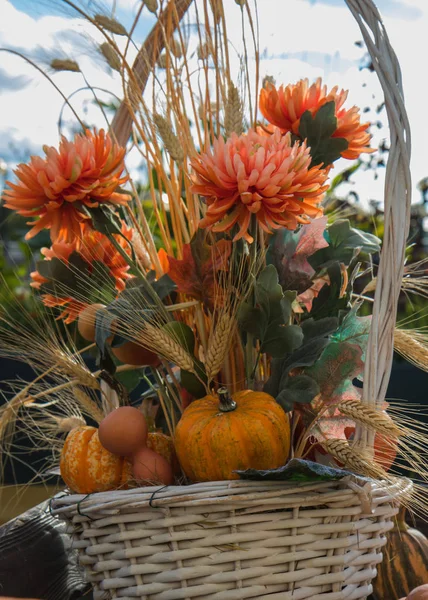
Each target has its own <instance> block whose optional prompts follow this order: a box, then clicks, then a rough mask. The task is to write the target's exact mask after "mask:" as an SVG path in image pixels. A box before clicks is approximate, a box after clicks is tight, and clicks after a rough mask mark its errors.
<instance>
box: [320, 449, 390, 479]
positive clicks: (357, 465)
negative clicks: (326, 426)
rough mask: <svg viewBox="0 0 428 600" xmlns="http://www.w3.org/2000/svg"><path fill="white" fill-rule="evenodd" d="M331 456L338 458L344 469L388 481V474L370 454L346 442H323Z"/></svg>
mask: <svg viewBox="0 0 428 600" xmlns="http://www.w3.org/2000/svg"><path fill="white" fill-rule="evenodd" d="M321 446H322V447H323V448H324V450H326V451H327V452H328V453H329V454H331V455H332V456H334V458H337V460H338V461H339V462H341V463H342V464H343V466H344V467H346V468H347V469H350V470H351V471H354V472H355V473H358V474H359V475H365V476H366V477H373V478H374V479H386V478H387V476H388V475H387V473H386V471H385V470H384V469H382V467H381V466H380V465H378V464H377V463H375V462H374V461H373V459H372V458H371V457H370V455H369V454H368V453H364V452H363V451H360V450H357V449H355V448H352V447H351V446H350V445H349V443H348V442H347V441H346V440H339V439H330V440H325V441H323V442H321Z"/></svg>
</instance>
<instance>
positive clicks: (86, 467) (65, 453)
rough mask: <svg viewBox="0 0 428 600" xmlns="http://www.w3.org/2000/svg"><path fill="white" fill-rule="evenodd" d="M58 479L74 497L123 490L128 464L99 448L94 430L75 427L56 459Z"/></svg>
mask: <svg viewBox="0 0 428 600" xmlns="http://www.w3.org/2000/svg"><path fill="white" fill-rule="evenodd" d="M60 471H61V477H62V478H63V480H64V482H65V484H66V485H67V486H68V487H69V488H70V489H71V490H73V492H77V493H78V494H93V493H94V492H105V491H108V490H115V489H118V488H121V489H126V487H127V483H128V481H129V480H130V476H131V468H130V462H129V461H128V460H127V459H126V458H124V457H119V456H115V455H114V454H112V453H111V452H109V451H108V450H106V449H105V448H104V446H102V444H101V442H100V440H99V437H98V429H97V428H96V427H87V426H85V427H76V428H75V429H72V430H71V431H70V433H69V434H68V436H67V438H66V440H65V443H64V447H63V449H62V453H61V459H60Z"/></svg>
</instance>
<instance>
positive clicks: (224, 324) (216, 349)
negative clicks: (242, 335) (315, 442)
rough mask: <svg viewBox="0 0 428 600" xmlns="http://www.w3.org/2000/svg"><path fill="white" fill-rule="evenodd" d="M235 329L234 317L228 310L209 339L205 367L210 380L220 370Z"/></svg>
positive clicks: (220, 318)
mask: <svg viewBox="0 0 428 600" xmlns="http://www.w3.org/2000/svg"><path fill="white" fill-rule="evenodd" d="M233 329H234V321H233V319H232V317H231V316H230V315H229V314H228V313H226V312H225V313H223V314H221V315H220V317H219V318H218V321H217V323H216V325H215V329H214V334H213V335H212V336H211V339H210V341H209V344H208V350H207V356H206V359H205V369H206V373H207V377H208V381H209V382H210V381H212V379H213V377H215V376H216V375H217V373H218V372H219V371H220V369H221V366H222V364H223V362H224V360H225V358H226V354H227V351H228V349H229V346H230V343H231V340H232V333H233Z"/></svg>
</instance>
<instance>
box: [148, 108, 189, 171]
mask: <svg viewBox="0 0 428 600" xmlns="http://www.w3.org/2000/svg"><path fill="white" fill-rule="evenodd" d="M153 120H154V122H155V125H156V128H157V130H158V133H159V136H160V138H161V140H162V142H163V144H164V146H165V149H166V150H167V151H168V152H169V155H170V156H171V158H172V159H173V160H175V161H176V162H183V160H184V153H183V149H182V147H181V145H180V142H179V141H178V138H177V136H176V135H175V133H174V132H173V130H172V127H171V124H170V122H169V121H167V120H166V119H165V118H164V117H162V116H161V115H158V114H155V115H154V116H153Z"/></svg>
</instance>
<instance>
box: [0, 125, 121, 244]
mask: <svg viewBox="0 0 428 600" xmlns="http://www.w3.org/2000/svg"><path fill="white" fill-rule="evenodd" d="M44 152H45V154H46V158H42V157H40V156H32V157H31V159H30V163H29V164H28V165H26V164H21V165H19V166H18V167H17V169H16V170H15V175H16V176H17V178H18V183H11V182H9V181H8V182H7V184H8V185H9V187H10V189H9V190H6V191H5V193H4V195H5V200H6V202H5V206H6V207H7V208H10V209H12V210H16V212H17V213H18V214H20V215H23V216H24V217H34V218H35V220H34V221H30V222H29V223H28V224H29V225H33V227H32V228H31V229H30V231H29V232H28V233H27V235H26V236H25V237H26V239H29V238H32V237H33V236H35V235H36V234H37V233H38V232H39V231H41V230H42V229H50V235H51V239H52V241H53V242H56V241H64V242H67V243H73V242H74V240H76V239H77V238H79V237H80V235H81V230H82V224H83V223H84V222H85V221H86V222H87V221H88V220H90V216H89V215H88V214H87V212H86V211H85V208H91V207H97V206H99V205H100V204H106V203H107V204H113V205H118V204H126V203H127V202H128V201H129V200H130V199H131V198H130V196H128V195H127V194H119V193H116V192H115V190H116V188H117V186H118V185H121V184H122V183H124V182H125V181H126V180H127V177H126V176H125V177H121V175H122V172H123V169H124V162H123V159H124V156H125V149H124V148H121V147H119V146H117V145H116V144H114V143H113V142H112V140H111V138H110V136H109V135H108V134H107V133H105V132H104V131H103V130H101V131H100V132H99V133H97V132H95V133H92V132H91V131H89V130H87V131H86V134H85V135H76V136H75V138H74V141H73V142H70V141H68V140H67V139H66V138H65V137H62V139H61V142H60V145H59V150H57V149H56V148H53V147H47V146H46V147H45V148H44Z"/></svg>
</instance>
